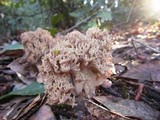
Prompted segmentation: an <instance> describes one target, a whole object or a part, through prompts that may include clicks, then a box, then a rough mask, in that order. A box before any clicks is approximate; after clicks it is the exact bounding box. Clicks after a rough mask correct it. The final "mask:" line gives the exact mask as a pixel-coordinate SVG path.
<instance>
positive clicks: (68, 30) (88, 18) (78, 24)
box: [61, 10, 100, 34]
mask: <svg viewBox="0 0 160 120" xmlns="http://www.w3.org/2000/svg"><path fill="white" fill-rule="evenodd" d="M99 11H100V10H97V11H96V12H95V13H93V14H92V15H91V16H88V17H87V18H85V19H84V20H82V21H81V22H79V23H77V24H76V25H75V26H73V27H71V28H69V29H67V30H65V31H63V32H61V34H66V33H68V32H70V31H72V30H74V29H75V28H77V27H78V26H80V25H81V24H83V23H85V22H87V21H88V20H90V19H91V18H92V17H93V16H95V15H96V14H97V13H98V12H99Z"/></svg>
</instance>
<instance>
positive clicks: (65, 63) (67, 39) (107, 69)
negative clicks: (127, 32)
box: [21, 28, 113, 106]
mask: <svg viewBox="0 0 160 120" xmlns="http://www.w3.org/2000/svg"><path fill="white" fill-rule="evenodd" d="M21 39H22V43H23V45H24V49H25V58H26V59H27V61H28V62H30V63H32V64H36V65H37V68H38V70H39V74H38V76H37V81H38V82H40V83H43V84H44V85H45V90H46V93H47V102H48V103H49V104H51V105H52V104H61V103H66V104H70V105H73V106H74V105H75V96H81V95H83V96H86V97H91V96H93V95H95V89H96V87H97V86H99V85H101V84H102V83H103V82H104V81H105V80H106V78H108V77H110V76H111V74H112V73H113V64H112V60H111V55H110V47H111V36H110V35H109V34H108V32H107V31H106V30H104V31H101V30H100V29H98V28H90V29H88V30H87V31H86V34H82V33H80V32H79V31H73V32H71V33H68V34H67V35H65V36H60V35H59V36H56V37H55V38H52V37H51V35H50V34H49V33H48V32H47V31H45V30H43V29H40V28H39V29H37V30H36V31H29V32H25V33H23V34H22V35H21Z"/></svg>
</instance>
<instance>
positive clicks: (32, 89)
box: [0, 82, 44, 100]
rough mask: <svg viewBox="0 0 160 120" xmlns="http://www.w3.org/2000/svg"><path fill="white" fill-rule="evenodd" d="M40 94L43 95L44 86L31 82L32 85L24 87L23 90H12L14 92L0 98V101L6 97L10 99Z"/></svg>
mask: <svg viewBox="0 0 160 120" xmlns="http://www.w3.org/2000/svg"><path fill="white" fill-rule="evenodd" d="M40 93H44V85H43V84H40V83H38V82H33V83H32V84H30V85H28V86H27V87H25V88H23V89H18V90H14V91H12V92H10V93H8V94H6V95H4V96H2V97H0V100H2V99H5V98H7V97H11V96H18V95H20V96H26V95H37V94H40Z"/></svg>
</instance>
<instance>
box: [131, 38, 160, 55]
mask: <svg viewBox="0 0 160 120" xmlns="http://www.w3.org/2000/svg"><path fill="white" fill-rule="evenodd" d="M140 40H141V39H135V38H134V37H132V41H133V42H137V43H139V44H141V45H143V46H145V47H147V48H149V49H151V50H152V51H154V52H155V53H160V51H159V50H157V49H155V48H153V47H151V46H149V45H146V44H144V43H142V42H140ZM135 50H136V49H135Z"/></svg>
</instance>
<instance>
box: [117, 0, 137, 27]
mask: <svg viewBox="0 0 160 120" xmlns="http://www.w3.org/2000/svg"><path fill="white" fill-rule="evenodd" d="M135 3H136V0H134V1H133V4H132V7H131V10H130V11H129V14H128V17H127V20H126V21H125V22H121V23H119V24H117V25H115V27H117V26H120V25H122V24H125V23H128V22H129V20H130V17H131V14H132V12H133V9H134V6H135Z"/></svg>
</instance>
